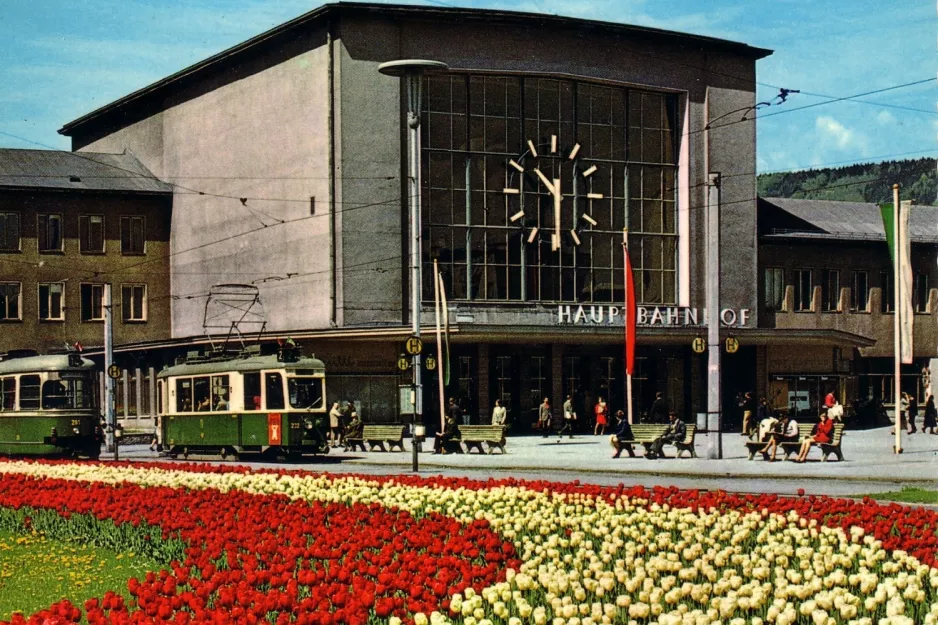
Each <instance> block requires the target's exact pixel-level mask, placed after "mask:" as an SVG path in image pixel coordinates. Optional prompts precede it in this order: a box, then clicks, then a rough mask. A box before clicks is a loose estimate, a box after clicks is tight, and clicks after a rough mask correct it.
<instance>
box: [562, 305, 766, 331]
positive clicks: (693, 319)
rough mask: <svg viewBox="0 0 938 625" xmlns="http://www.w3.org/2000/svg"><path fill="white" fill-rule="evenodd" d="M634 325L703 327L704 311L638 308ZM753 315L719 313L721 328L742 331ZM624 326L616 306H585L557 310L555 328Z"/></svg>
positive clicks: (622, 313) (740, 311)
mask: <svg viewBox="0 0 938 625" xmlns="http://www.w3.org/2000/svg"><path fill="white" fill-rule="evenodd" d="M635 313H636V314H635V322H636V325H639V326H649V327H665V328H667V327H699V326H700V325H701V324H700V321H699V320H700V319H701V318H703V321H704V324H706V322H707V319H708V317H709V316H708V315H707V311H706V309H704V310H703V314H702V315H701V314H700V313H699V311H698V309H696V308H684V307H676V306H637V307H636V310H635ZM751 317H752V311H751V310H750V309H749V308H739V309H737V308H724V309H723V310H721V311H720V315H719V318H720V324H721V325H723V326H727V327H737V328H741V327H745V326H747V325H749V321H750V318H751ZM624 322H625V310H624V309H621V308H619V307H618V306H596V305H593V306H590V307H589V310H588V311H587V310H586V308H585V307H584V306H577V307H576V310H574V309H573V307H572V306H570V305H565V304H560V305H558V306H557V323H558V325H592V326H598V325H607V326H614V325H622V324H623V323H624Z"/></svg>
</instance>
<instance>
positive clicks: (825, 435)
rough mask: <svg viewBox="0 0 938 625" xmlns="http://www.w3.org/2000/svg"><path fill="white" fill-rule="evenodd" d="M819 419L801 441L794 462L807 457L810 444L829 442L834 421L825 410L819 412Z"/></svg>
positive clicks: (802, 460) (801, 460)
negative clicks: (808, 434)
mask: <svg viewBox="0 0 938 625" xmlns="http://www.w3.org/2000/svg"><path fill="white" fill-rule="evenodd" d="M820 419H821V420H820V421H819V422H818V423H816V424H815V425H814V429H813V430H812V431H811V436H808V437H807V438H805V439H804V440H803V441H801V450H800V451H799V452H798V457H797V458H795V462H804V461H805V460H807V458H808V452H809V451H811V446H812V445H824V444H826V443H829V442H831V436H832V435H833V433H834V422H833V421H832V420H831V419H830V418H829V417H828V416H827V411H826V410H825V411H823V412H822V413H821V417H820Z"/></svg>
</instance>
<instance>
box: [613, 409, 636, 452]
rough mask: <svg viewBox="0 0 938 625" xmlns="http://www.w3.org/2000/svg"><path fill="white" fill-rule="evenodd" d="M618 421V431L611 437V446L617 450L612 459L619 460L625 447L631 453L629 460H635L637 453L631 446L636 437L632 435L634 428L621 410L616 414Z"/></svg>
mask: <svg viewBox="0 0 938 625" xmlns="http://www.w3.org/2000/svg"><path fill="white" fill-rule="evenodd" d="M616 419H618V423H617V425H616V431H615V432H613V433H612V435H611V436H610V437H609V444H610V445H612V448H613V449H615V450H616V453H614V454H612V457H613V458H618V457H619V454H621V453H622V448H623V447H624V448H625V450H626V451H628V452H629V458H634V457H635V451H634V450H633V449H632V445H630V444H629V442H630V441H633V440H635V435H634V434H632V426H631V425H630V424H629V420H628V419H626V418H625V413H624V412H622V411H621V410H619V411H617V412H616Z"/></svg>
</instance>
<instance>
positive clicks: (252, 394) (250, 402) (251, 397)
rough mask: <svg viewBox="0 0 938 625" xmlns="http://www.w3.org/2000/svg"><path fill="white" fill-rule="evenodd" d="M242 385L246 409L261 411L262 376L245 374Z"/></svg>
mask: <svg viewBox="0 0 938 625" xmlns="http://www.w3.org/2000/svg"><path fill="white" fill-rule="evenodd" d="M242 383H243V384H244V409H245V410H260V409H261V374H260V373H245V374H244V376H243V380H242Z"/></svg>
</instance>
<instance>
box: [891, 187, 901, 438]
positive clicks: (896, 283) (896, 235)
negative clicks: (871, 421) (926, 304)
mask: <svg viewBox="0 0 938 625" xmlns="http://www.w3.org/2000/svg"><path fill="white" fill-rule="evenodd" d="M892 221H893V224H894V225H893V227H892V230H893V237H892V242H893V245H894V246H895V250H894V252H893V255H892V261H893V262H892V291H893V311H892V313H893V316H894V322H895V323H894V328H895V337H894V338H893V348H894V349H895V381H894V385H895V390H894V391H893V403H894V405H895V408H894V409H893V411H894V412H895V420H896V446H895V448H894V449H893V452H894V453H897V454H901V453H902V434H901V432H902V418H901V417H902V410H901V407H902V401H901V399H900V397H901V395H902V365H901V362H902V360H901V359H902V340H901V336H900V329H901V328H900V324H901V323H902V320H901V319H900V317H901V316H902V315H901V314H900V310H899V307H900V306H901V305H902V297H901V293H900V291H902V283H901V276H900V274H899V254H901V253H902V250H903V249H904V247H903V245H904V244H903V242H902V240H901V237H902V228H901V227H900V223H901V222H900V220H899V185H898V184H894V185H892Z"/></svg>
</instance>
